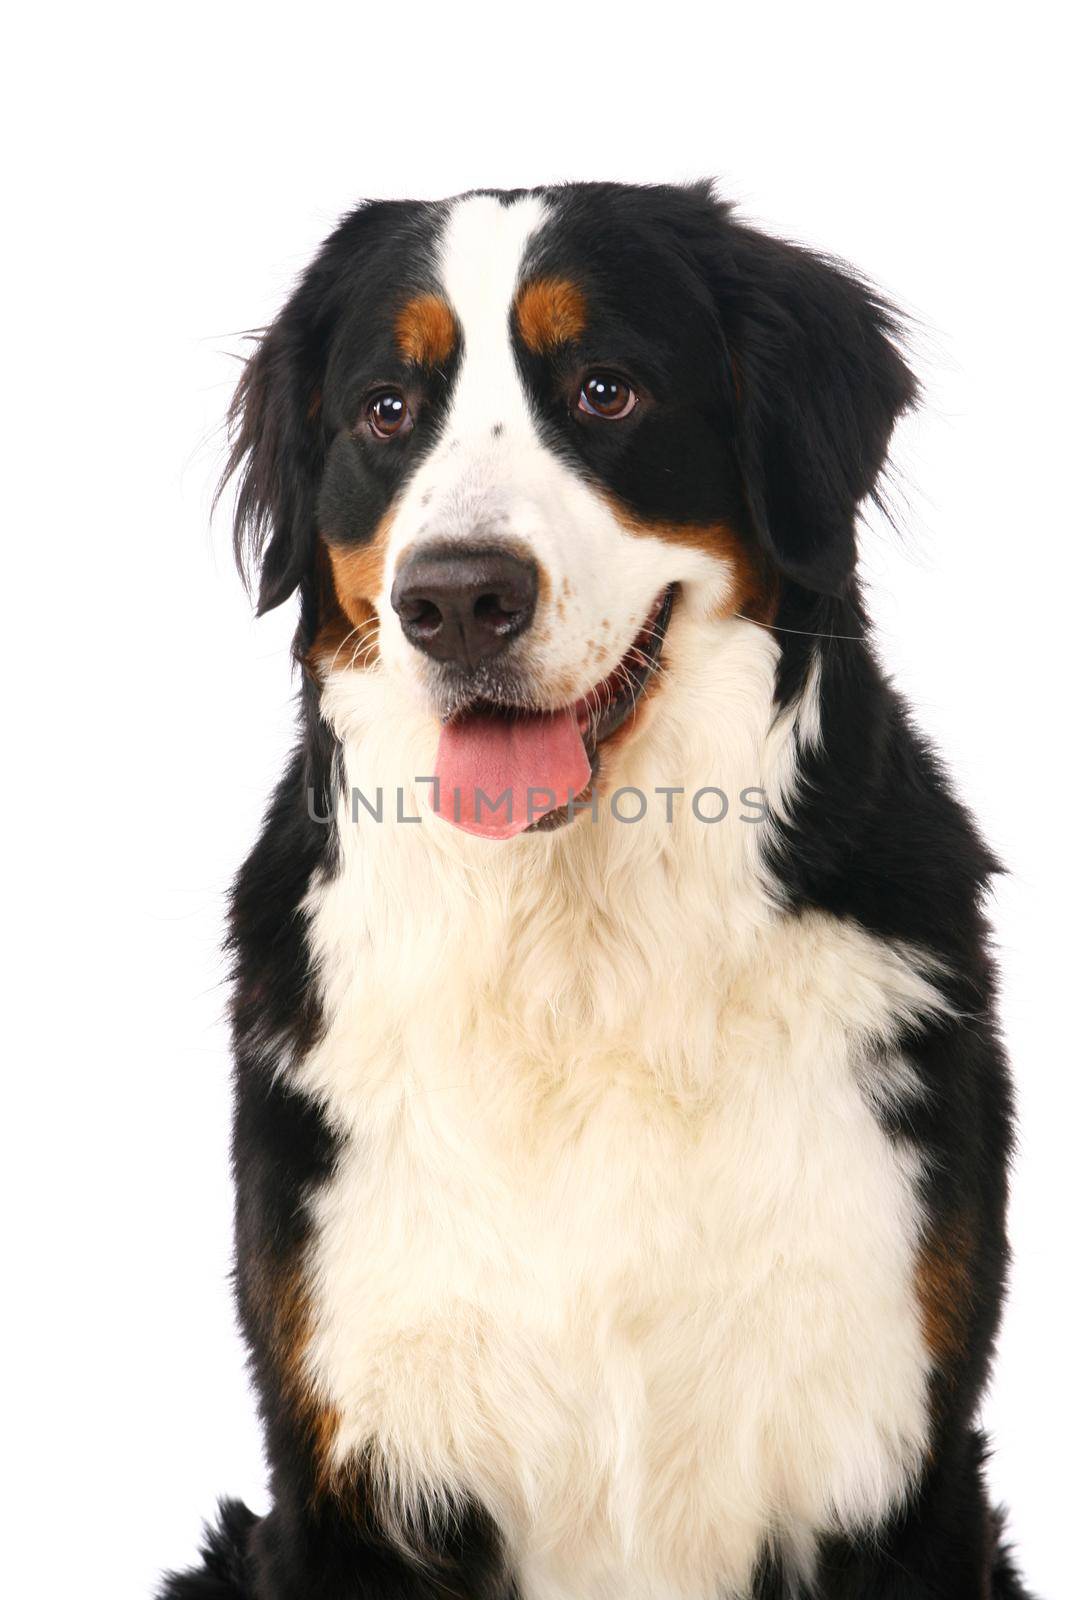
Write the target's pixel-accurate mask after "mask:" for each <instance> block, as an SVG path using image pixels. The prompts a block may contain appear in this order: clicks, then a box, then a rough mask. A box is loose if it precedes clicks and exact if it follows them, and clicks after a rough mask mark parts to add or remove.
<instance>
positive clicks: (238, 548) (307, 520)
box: [216, 200, 410, 616]
mask: <svg viewBox="0 0 1067 1600" xmlns="http://www.w3.org/2000/svg"><path fill="white" fill-rule="evenodd" d="M409 210H410V207H408V206H407V205H406V204H405V203H404V202H398V201H381V200H371V201H365V202H364V203H363V204H362V205H360V206H358V207H357V208H356V210H355V211H352V212H350V213H349V215H348V216H347V217H344V218H343V219H342V220H341V222H340V223H339V224H338V226H337V227H336V228H335V229H334V231H333V233H332V234H331V235H330V237H329V238H328V239H327V240H326V242H325V243H324V244H323V246H322V248H321V249H320V250H319V253H318V255H317V256H316V257H315V260H314V261H313V262H312V263H311V265H310V267H308V269H307V271H306V272H305V273H304V275H303V277H302V278H301V280H300V282H299V284H298V285H297V287H296V289H295V290H294V292H293V294H292V296H291V297H290V299H289V301H288V303H287V304H286V306H285V307H284V308H283V310H282V311H281V312H280V313H279V315H278V316H277V318H276V319H275V321H274V322H273V323H272V325H271V326H270V327H269V328H268V329H267V331H266V332H265V333H264V334H262V335H261V336H260V338H259V340H258V343H257V346H256V349H255V351H254V353H253V354H252V356H251V357H250V358H249V360H248V362H247V363H246V365H245V369H244V372H243V373H242V375H241V379H240V382H239V383H238V385H237V390H236V393H235V394H234V397H233V404H232V405H231V406H230V412H229V424H230V440H231V448H230V454H229V458H228V460H227V463H226V470H225V472H224V473H223V477H222V482H221V483H220V485H219V495H221V494H222V491H223V489H225V487H226V485H227V484H228V483H229V481H230V480H231V478H234V477H236V478H237V485H238V487H237V500H236V505H235V508H234V525H233V540H234V554H235V555H236V557H237V565H238V568H239V570H240V572H241V576H242V577H243V578H244V580H245V583H246V585H247V586H248V587H249V588H251V586H252V582H253V577H254V575H255V573H256V571H257V570H258V573H259V598H258V604H257V611H258V613H259V615H260V616H262V614H263V613H264V612H265V611H270V610H271V609H272V608H273V607H274V606H277V605H280V604H281V602H282V601H283V600H287V599H288V598H289V596H290V595H291V594H292V592H293V590H294V589H295V588H296V587H297V585H298V584H299V583H300V582H301V580H302V579H304V578H310V577H311V576H312V573H313V571H314V564H315V544H316V533H317V529H316V516H315V511H316V501H317V498H318V492H319V483H320V481H321V478H322V468H323V461H324V457H325V450H326V436H325V431H324V426H323V405H322V389H323V383H324V381H325V377H326V367H327V362H328V359H329V355H330V347H331V343H332V340H333V336H334V332H335V330H336V328H337V325H338V322H339V320H340V318H341V317H342V315H343V314H344V312H345V307H346V306H347V305H348V304H349V302H350V300H351V297H352V292H353V288H354V286H355V285H356V284H357V283H358V281H359V279H360V276H361V272H362V268H363V265H364V262H365V258H366V255H367V252H368V250H369V249H371V248H372V247H373V246H374V245H375V244H376V243H377V242H379V241H381V240H382V239H386V238H389V237H391V236H393V235H395V233H396V230H397V228H398V227H399V226H400V224H401V221H402V219H403V218H404V217H405V216H406V215H407V213H408V211H409ZM217 498H218V496H216V499H217Z"/></svg>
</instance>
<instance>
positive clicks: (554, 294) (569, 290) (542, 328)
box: [515, 278, 586, 355]
mask: <svg viewBox="0 0 1067 1600" xmlns="http://www.w3.org/2000/svg"><path fill="white" fill-rule="evenodd" d="M515 319H516V321H517V323H518V326H519V334H520V336H521V338H522V342H523V344H524V345H525V346H526V348H527V349H528V350H532V351H533V353H534V354H535V355H544V354H545V353H546V352H547V351H549V350H555V349H558V347H559V346H560V345H563V344H570V343H572V342H573V341H574V340H575V339H578V338H580V337H581V335H582V334H583V333H584V331H585V324H586V304H585V295H584V293H583V292H582V290H581V289H579V287H578V285H577V284H576V283H572V282H571V281H570V279H569V278H538V279H537V280H536V281H535V282H533V283H528V284H527V285H526V287H525V289H523V290H521V291H520V293H519V297H518V299H517V300H516V302H515Z"/></svg>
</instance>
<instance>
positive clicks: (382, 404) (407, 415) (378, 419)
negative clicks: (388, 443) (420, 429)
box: [367, 389, 411, 439]
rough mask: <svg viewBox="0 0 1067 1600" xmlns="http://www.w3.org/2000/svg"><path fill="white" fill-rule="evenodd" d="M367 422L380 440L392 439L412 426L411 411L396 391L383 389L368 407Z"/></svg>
mask: <svg viewBox="0 0 1067 1600" xmlns="http://www.w3.org/2000/svg"><path fill="white" fill-rule="evenodd" d="M367 421H368V422H369V423H370V429H371V432H372V433H373V434H376V435H377V437H378V438H379V439H392V438H395V436H396V435H397V434H398V433H402V432H403V431H404V429H405V428H408V427H410V426H411V410H410V407H409V406H408V403H407V401H406V400H405V399H404V396H403V395H402V394H401V393H400V392H399V391H398V390H396V389H383V390H382V391H381V392H380V393H379V394H376V395H375V396H374V397H373V399H372V400H371V401H370V402H369V403H368V405H367Z"/></svg>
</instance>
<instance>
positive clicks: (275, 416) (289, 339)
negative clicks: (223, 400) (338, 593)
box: [219, 291, 325, 616]
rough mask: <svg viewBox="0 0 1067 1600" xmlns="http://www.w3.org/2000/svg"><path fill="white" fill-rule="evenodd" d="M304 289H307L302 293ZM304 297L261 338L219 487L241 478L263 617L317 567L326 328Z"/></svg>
mask: <svg viewBox="0 0 1067 1600" xmlns="http://www.w3.org/2000/svg"><path fill="white" fill-rule="evenodd" d="M298 294H299V291H298ZM297 298H298V297H294V300H293V301H290V303H289V305H287V306H286V308H285V310H284V311H283V312H282V313H281V314H280V316H279V317H278V319H277V321H276V322H275V323H274V324H273V326H272V327H270V328H269V329H268V330H267V331H266V333H264V334H263V335H262V336H260V338H259V341H258V344H257V346H256V349H255V351H254V353H253V354H252V355H251V356H250V357H249V359H248V361H247V362H246V364H245V368H244V371H243V373H242V374H241V378H240V382H239V383H238V385H237V390H236V393H235V394H234V397H233V403H232V404H231V406H230V412H229V423H230V438H231V448H230V454H229V458H228V460H227V463H226V470H225V473H224V475H223V479H222V482H221V484H220V485H219V494H220V495H221V493H222V491H223V489H224V488H225V487H226V484H227V483H228V482H229V481H230V479H231V478H233V477H234V476H236V477H237V498H236V503H235V507H234V522H233V545H234V554H235V556H236V558H237V566H238V568H239V570H240V573H241V576H242V578H243V579H244V581H245V584H246V586H247V587H249V588H251V587H252V583H253V580H254V576H255V574H256V572H257V571H258V574H259V594H258V601H257V606H256V610H257V614H258V615H260V616H262V615H263V613H264V612H265V611H270V610H271V609H272V608H273V607H274V606H277V605H280V604H281V602H282V601H283V600H287V599H288V598H289V596H290V595H291V594H292V592H293V590H294V589H295V588H296V586H297V584H298V583H299V582H300V580H301V578H302V577H303V576H304V575H305V574H306V573H309V572H310V571H311V568H312V563H313V560H314V549H315V497H316V494H317V491H318V483H319V479H320V477H321V472H322V459H323V437H322V425H321V420H320V417H319V415H318V412H319V408H320V406H321V388H320V386H321V382H322V371H323V368H324V365H325V349H324V341H323V339H322V336H321V332H316V330H315V329H314V328H313V327H312V326H310V325H309V324H308V322H307V319H306V318H304V317H301V316H300V314H299V307H298V305H297Z"/></svg>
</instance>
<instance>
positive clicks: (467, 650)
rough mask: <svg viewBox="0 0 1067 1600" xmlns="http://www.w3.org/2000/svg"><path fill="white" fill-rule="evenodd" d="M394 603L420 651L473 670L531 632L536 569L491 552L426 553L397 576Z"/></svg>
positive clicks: (464, 549) (452, 550) (407, 563)
mask: <svg viewBox="0 0 1067 1600" xmlns="http://www.w3.org/2000/svg"><path fill="white" fill-rule="evenodd" d="M390 600H391V601H392V606H393V610H394V611H395V612H396V614H397V616H398V617H399V618H400V626H401V627H402V628H403V630H404V633H405V636H406V637H407V638H408V639H410V641H411V643H412V644H413V645H414V646H415V647H416V649H418V650H425V652H426V654H427V655H428V656H433V658H434V660H435V661H450V662H453V663H455V664H456V665H457V666H461V667H466V668H467V669H468V670H470V669H472V668H474V667H476V666H477V665H478V663H479V662H480V661H485V660H487V659H488V657H489V656H495V655H496V654H497V653H498V651H500V650H503V648H504V646H505V645H508V644H510V643H511V641H512V639H517V638H518V636H519V634H520V633H522V632H523V631H524V630H525V629H526V628H528V627H529V626H530V623H531V622H532V621H533V614H534V611H535V610H536V607H537V565H536V563H535V562H533V561H527V560H523V558H522V557H521V556H517V555H513V554H512V553H511V551H510V550H501V549H494V548H489V547H487V548H484V549H477V550H472V549H469V548H467V547H466V546H463V547H459V548H457V547H456V546H455V545H451V546H442V547H439V548H438V549H436V550H434V549H429V550H423V551H421V552H420V553H419V554H417V555H413V556H411V557H409V559H408V560H407V561H405V562H404V564H403V566H402V567H401V568H400V569H399V571H398V572H397V575H396V580H395V582H394V584H393V592H392V594H391V595H390Z"/></svg>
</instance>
